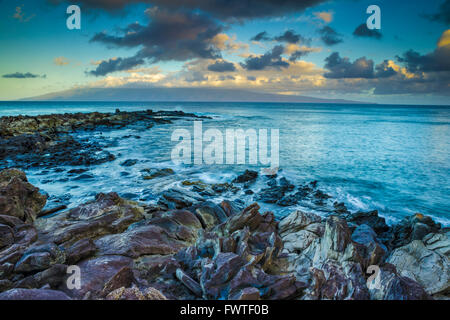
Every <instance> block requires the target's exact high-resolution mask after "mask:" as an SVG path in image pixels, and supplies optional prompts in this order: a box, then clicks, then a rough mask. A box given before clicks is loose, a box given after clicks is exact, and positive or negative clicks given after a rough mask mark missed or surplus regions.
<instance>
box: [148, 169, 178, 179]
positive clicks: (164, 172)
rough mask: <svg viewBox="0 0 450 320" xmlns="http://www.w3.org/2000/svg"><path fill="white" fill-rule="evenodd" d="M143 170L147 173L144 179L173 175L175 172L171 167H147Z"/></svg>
mask: <svg viewBox="0 0 450 320" xmlns="http://www.w3.org/2000/svg"><path fill="white" fill-rule="evenodd" d="M143 172H144V173H145V175H144V176H143V178H144V180H153V179H156V178H161V177H167V176H171V175H173V174H175V172H174V171H173V170H172V169H170V168H166V169H160V170H158V169H145V170H143Z"/></svg>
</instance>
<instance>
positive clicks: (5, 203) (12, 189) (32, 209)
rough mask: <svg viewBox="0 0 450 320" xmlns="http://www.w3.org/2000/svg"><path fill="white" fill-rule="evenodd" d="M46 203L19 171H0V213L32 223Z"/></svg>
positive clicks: (45, 199)
mask: <svg viewBox="0 0 450 320" xmlns="http://www.w3.org/2000/svg"><path fill="white" fill-rule="evenodd" d="M46 202H47V197H46V196H44V195H42V194H40V193H39V189H38V188H36V187H34V186H33V185H31V184H30V183H28V180H27V178H26V176H25V173H23V172H22V171H20V170H17V169H6V170H3V171H0V212H1V214H3V215H8V216H14V217H17V218H19V219H21V220H22V221H24V222H30V223H32V222H33V221H34V220H35V219H36V216H37V214H38V213H39V212H40V211H41V210H42V208H43V207H44V206H45V203H46Z"/></svg>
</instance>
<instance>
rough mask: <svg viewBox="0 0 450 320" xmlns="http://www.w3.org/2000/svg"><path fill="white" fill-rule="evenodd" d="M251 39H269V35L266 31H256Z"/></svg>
mask: <svg viewBox="0 0 450 320" xmlns="http://www.w3.org/2000/svg"><path fill="white" fill-rule="evenodd" d="M250 40H252V41H269V40H271V38H270V37H269V34H268V33H267V32H266V31H263V32H260V33H258V34H257V35H256V36H254V37H253V38H251V39H250Z"/></svg>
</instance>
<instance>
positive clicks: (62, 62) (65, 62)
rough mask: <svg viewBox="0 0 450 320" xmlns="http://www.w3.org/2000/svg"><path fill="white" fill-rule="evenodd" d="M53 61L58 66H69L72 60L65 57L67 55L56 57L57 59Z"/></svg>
mask: <svg viewBox="0 0 450 320" xmlns="http://www.w3.org/2000/svg"><path fill="white" fill-rule="evenodd" d="M53 63H54V64H56V65H57V66H60V67H62V66H67V65H68V64H69V63H70V61H69V59H67V58H65V57H56V58H55V59H53Z"/></svg>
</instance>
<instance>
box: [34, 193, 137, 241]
mask: <svg viewBox="0 0 450 320" xmlns="http://www.w3.org/2000/svg"><path fill="white" fill-rule="evenodd" d="M143 218H144V208H143V207H141V206H140V205H139V204H138V203H136V202H134V201H129V200H125V199H122V198H120V197H119V196H118V195H117V194H116V193H108V194H103V193H100V194H98V195H97V196H96V197H95V200H94V201H89V202H87V203H85V204H82V205H80V206H78V207H76V208H73V209H71V210H69V211H67V212H63V213H60V214H58V215H57V216H53V217H49V218H45V219H42V218H40V219H38V220H37V221H36V223H35V225H36V227H37V229H38V230H39V231H40V232H41V233H42V235H43V236H44V235H45V236H46V237H49V238H50V239H51V240H52V241H53V242H55V243H56V244H64V246H65V247H69V246H71V245H72V244H73V243H75V242H76V241H78V240H81V239H89V238H96V237H99V236H102V235H105V234H111V233H120V232H123V231H124V230H125V229H126V228H127V227H128V226H129V225H130V224H132V223H134V222H137V221H140V220H142V219H143Z"/></svg>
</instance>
